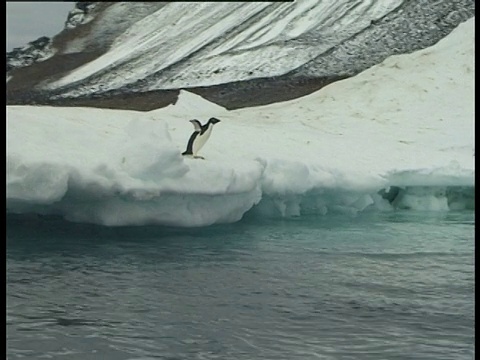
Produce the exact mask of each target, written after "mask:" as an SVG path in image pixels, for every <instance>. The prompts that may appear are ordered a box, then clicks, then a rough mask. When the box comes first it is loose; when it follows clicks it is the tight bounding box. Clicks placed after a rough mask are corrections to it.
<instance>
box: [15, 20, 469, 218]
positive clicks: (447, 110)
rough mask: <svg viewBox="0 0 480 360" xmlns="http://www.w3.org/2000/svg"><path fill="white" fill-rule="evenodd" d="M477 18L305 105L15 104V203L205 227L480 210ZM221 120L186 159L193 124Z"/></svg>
mask: <svg viewBox="0 0 480 360" xmlns="http://www.w3.org/2000/svg"><path fill="white" fill-rule="evenodd" d="M473 29H474V19H471V20H468V21H467V22H465V23H463V24H461V25H460V26H459V27H458V28H457V29H455V30H454V31H453V32H452V33H451V34H450V35H449V36H448V37H446V38H444V39H442V40H441V41H440V42H439V43H437V44H436V45H435V46H433V47H430V48H427V49H424V50H421V51H418V52H415V53H412V54H408V55H401V56H393V57H390V58H388V59H386V60H385V61H384V62H383V63H381V64H379V65H377V66H375V67H372V68H370V69H369V70H367V71H365V72H363V73H361V74H359V75H357V76H355V77H353V78H349V79H346V80H343V81H340V82H336V83H333V84H331V85H329V86H327V87H325V88H323V89H322V90H320V91H318V92H315V93H313V94H310V95H308V96H305V97H303V98H299V99H296V100H293V101H288V102H282V103H276V104H273V105H268V106H262V107H253V108H246V109H241V110H234V111H227V110H226V109H224V108H222V107H220V106H218V105H216V104H213V103H211V102H208V101H206V100H204V99H202V98H201V97H199V96H197V95H194V94H192V93H189V92H186V91H182V92H181V94H180V97H179V99H178V101H177V103H176V104H175V105H170V106H168V107H166V108H163V109H159V110H154V111H150V112H136V111H124V110H106V109H93V108H61V107H34V106H7V211H9V212H15V213H25V212H34V213H38V214H57V215H61V216H64V217H65V218H66V219H69V220H72V221H79V222H91V223H98V224H104V225H109V226H118V225H142V224H164V225H175V226H205V225H210V224H214V223H225V222H235V221H238V220H240V219H241V218H242V217H243V216H244V215H245V213H247V212H250V213H252V214H256V215H258V216H299V215H302V214H307V213H316V214H327V213H329V212H344V213H348V214H355V213H357V212H358V211H368V210H380V211H388V210H392V209H395V208H402V209H416V210H435V211H438V210H441V211H444V210H449V209H462V208H469V207H473V206H474V205H473V188H474V80H473V79H474V55H473V50H474V49H473V47H474V30H473ZM210 117H216V118H219V119H220V120H221V122H220V123H218V124H216V125H215V127H214V129H213V132H212V135H211V137H210V139H209V141H208V142H207V143H206V145H205V146H204V148H202V149H201V151H200V155H202V156H204V157H205V160H201V159H193V158H189V157H183V156H182V155H181V153H182V152H183V151H184V150H185V148H186V144H187V141H188V138H189V136H190V134H191V133H192V131H193V126H192V124H191V123H190V122H189V121H188V120H190V119H194V118H195V119H198V120H200V121H201V122H202V123H205V122H206V121H207V120H208V119H209V118H210Z"/></svg>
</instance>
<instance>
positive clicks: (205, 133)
mask: <svg viewBox="0 0 480 360" xmlns="http://www.w3.org/2000/svg"><path fill="white" fill-rule="evenodd" d="M190 122H191V123H192V124H193V127H194V128H195V130H194V132H193V134H192V135H191V136H190V139H189V140H188V144H187V150H185V151H184V152H183V153H182V155H184V156H185V155H189V156H193V158H194V159H205V158H204V157H202V156H199V155H197V153H198V151H199V150H200V149H201V148H202V147H203V145H205V143H206V142H207V140H208V138H209V137H210V134H211V133H212V128H213V125H215V124H216V123H219V122H220V120H218V119H217V118H214V117H212V118H210V119H209V120H208V122H207V123H206V124H205V125H202V124H201V123H200V121H198V120H197V119H193V120H190Z"/></svg>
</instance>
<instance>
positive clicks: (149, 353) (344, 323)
mask: <svg viewBox="0 0 480 360" xmlns="http://www.w3.org/2000/svg"><path fill="white" fill-rule="evenodd" d="M474 246H475V244H474V213H473V212H472V211H462V212H445V213H443V212H441V213H422V212H414V211H395V212H386V213H380V212H378V213H363V214H359V215H358V216H356V217H350V216H345V215H343V216H335V215H326V216H323V217H318V216H317V217H308V216H307V217H301V218H296V219H286V220H278V219H276V220H265V219H264V220H251V219H250V220H248V219H245V220H243V221H241V222H239V223H236V224H231V225H222V226H212V227H207V228H202V229H176V228H165V227H154V226H146V227H123V228H107V227H101V226H94V225H85V224H73V223H69V222H66V221H63V220H59V219H55V218H44V219H36V218H32V217H28V216H27V217H25V216H16V215H15V216H14V215H8V216H7V284H6V285H7V294H6V295H7V326H6V330H7V356H8V359H10V360H13V359H81V360H87V359H106V360H122V359H272V360H273V359H275V360H277V359H288V360H292V359H307V360H308V359H368V360H371V359H432V360H440V359H448V360H452V359H473V357H474V325H475V320H474Z"/></svg>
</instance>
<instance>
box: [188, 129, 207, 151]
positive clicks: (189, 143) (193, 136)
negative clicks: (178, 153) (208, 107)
mask: <svg viewBox="0 0 480 360" xmlns="http://www.w3.org/2000/svg"><path fill="white" fill-rule="evenodd" d="M205 130H206V128H205ZM205 130H204V129H203V126H202V132H205ZM202 132H200V131H194V132H193V134H192V135H191V136H190V139H188V143H187V150H185V151H184V152H183V153H182V155H193V142H194V141H195V138H196V137H197V136H198V135H199V134H201V133H202Z"/></svg>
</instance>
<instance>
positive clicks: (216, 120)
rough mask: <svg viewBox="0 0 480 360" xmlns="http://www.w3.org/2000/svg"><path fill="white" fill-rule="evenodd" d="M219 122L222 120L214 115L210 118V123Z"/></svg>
mask: <svg viewBox="0 0 480 360" xmlns="http://www.w3.org/2000/svg"><path fill="white" fill-rule="evenodd" d="M219 122H220V120H218V119H217V118H214V117H212V118H210V119H209V120H208V123H209V124H212V125H213V124H216V123H219Z"/></svg>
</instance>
